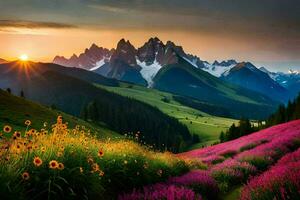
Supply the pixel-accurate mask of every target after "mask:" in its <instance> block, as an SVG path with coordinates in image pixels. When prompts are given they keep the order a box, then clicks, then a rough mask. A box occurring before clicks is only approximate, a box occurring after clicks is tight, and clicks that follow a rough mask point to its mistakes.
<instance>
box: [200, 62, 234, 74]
mask: <svg viewBox="0 0 300 200" xmlns="http://www.w3.org/2000/svg"><path fill="white" fill-rule="evenodd" d="M204 65H205V68H202V70H204V71H206V72H208V73H210V74H211V75H213V76H216V77H220V76H222V75H225V74H226V72H228V71H230V69H232V68H233V67H234V66H235V64H232V65H229V66H222V65H212V64H209V63H205V64H204Z"/></svg>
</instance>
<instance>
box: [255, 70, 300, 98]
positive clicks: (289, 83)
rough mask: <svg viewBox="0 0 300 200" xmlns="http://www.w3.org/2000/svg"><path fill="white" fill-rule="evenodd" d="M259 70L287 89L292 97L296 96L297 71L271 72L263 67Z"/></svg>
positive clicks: (299, 79)
mask: <svg viewBox="0 0 300 200" xmlns="http://www.w3.org/2000/svg"><path fill="white" fill-rule="evenodd" d="M260 70H261V71H264V72H265V73H267V74H268V75H269V76H270V77H271V78H272V79H273V80H274V81H276V82H277V83H279V84H280V85H281V86H283V87H285V88H286V89H287V90H289V91H290V93H291V94H292V97H296V96H297V95H298V93H299V92H300V73H299V72H298V71H294V70H289V72H288V73H283V72H271V71H269V70H267V69H265V68H263V67H261V68H260Z"/></svg>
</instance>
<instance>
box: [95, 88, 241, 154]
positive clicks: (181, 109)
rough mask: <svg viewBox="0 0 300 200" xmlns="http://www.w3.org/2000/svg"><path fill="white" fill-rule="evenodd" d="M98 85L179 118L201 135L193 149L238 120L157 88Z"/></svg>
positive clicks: (217, 135)
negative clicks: (183, 101)
mask: <svg viewBox="0 0 300 200" xmlns="http://www.w3.org/2000/svg"><path fill="white" fill-rule="evenodd" d="M97 86H98V87H101V88H105V89H107V90H109V91H112V92H115V93H117V94H120V95H123V96H127V97H131V98H134V99H137V100H140V101H143V102H145V103H148V104H150V105H152V106H155V107H157V108H158V109H160V110H161V111H163V112H164V113H166V114H168V115H169V116H172V117H175V118H177V119H178V120H179V121H180V122H182V123H184V124H185V125H186V126H187V127H188V129H189V130H190V132H191V133H194V134H197V135H199V137H200V140H201V142H200V143H198V144H195V145H193V146H192V147H190V148H192V149H193V148H197V147H200V146H202V145H207V144H212V143H214V142H216V141H217V140H218V138H219V134H220V132H221V131H224V130H226V129H227V128H229V126H230V125H231V124H232V123H235V122H237V120H234V119H230V118H223V117H216V116H212V115H209V114H207V113H204V112H201V111H199V110H196V109H193V108H190V107H187V106H184V105H182V104H180V103H179V102H177V101H175V100H174V99H173V95H172V94H170V93H166V92H161V91H158V90H155V89H150V88H145V87H142V86H137V85H131V84H128V83H121V84H120V87H111V86H102V85H97Z"/></svg>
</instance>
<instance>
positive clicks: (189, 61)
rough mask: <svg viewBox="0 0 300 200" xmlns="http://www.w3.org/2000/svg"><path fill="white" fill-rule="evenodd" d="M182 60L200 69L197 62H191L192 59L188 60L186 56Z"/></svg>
mask: <svg viewBox="0 0 300 200" xmlns="http://www.w3.org/2000/svg"><path fill="white" fill-rule="evenodd" d="M182 58H183V59H184V60H185V61H187V62H188V63H190V64H191V65H193V66H194V67H196V68H199V67H198V65H197V64H196V62H197V60H195V59H194V60H190V59H188V58H186V57H184V56H182Z"/></svg>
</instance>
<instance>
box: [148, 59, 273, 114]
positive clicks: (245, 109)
mask: <svg viewBox="0 0 300 200" xmlns="http://www.w3.org/2000/svg"><path fill="white" fill-rule="evenodd" d="M178 58H179V60H178V61H177V63H174V64H169V65H166V66H165V67H163V68H162V69H161V70H160V71H159V72H158V74H157V75H156V76H155V78H154V85H153V87H154V88H156V89H159V90H163V91H168V92H172V93H174V94H178V95H182V96H186V97H191V98H195V99H197V100H201V101H202V102H208V103H210V104H214V105H215V106H217V107H222V108H223V109H224V112H223V113H228V112H229V113H231V116H233V117H236V118H239V117H242V116H244V117H248V118H264V117H266V116H268V115H269V114H270V113H272V112H273V111H274V109H275V108H276V105H277V102H275V101H273V100H271V99H269V98H268V97H266V96H264V95H262V94H260V93H257V92H254V91H251V90H247V89H245V88H242V87H238V86H235V85H231V84H229V83H226V82H225V81H222V80H221V79H219V78H217V77H214V76H212V75H211V74H209V73H207V72H204V71H203V70H201V69H198V68H196V67H194V66H192V65H191V64H190V63H189V62H188V61H186V60H185V59H183V58H180V57H178Z"/></svg>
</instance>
